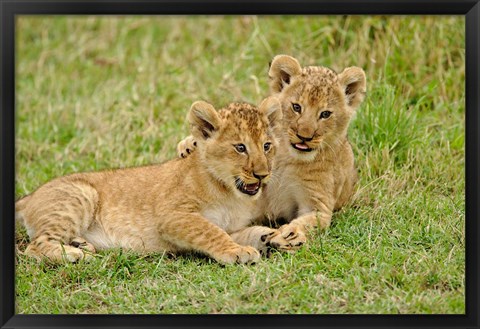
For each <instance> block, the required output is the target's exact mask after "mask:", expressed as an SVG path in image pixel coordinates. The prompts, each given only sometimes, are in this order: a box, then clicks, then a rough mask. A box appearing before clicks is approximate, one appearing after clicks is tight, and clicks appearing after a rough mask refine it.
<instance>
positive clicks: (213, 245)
mask: <svg viewBox="0 0 480 329" xmlns="http://www.w3.org/2000/svg"><path fill="white" fill-rule="evenodd" d="M169 217H170V218H169V220H168V221H165V222H163V223H162V224H161V225H160V227H159V232H160V234H161V236H162V237H163V238H164V239H165V240H167V241H168V242H170V243H172V244H174V245H176V246H177V247H179V248H181V249H187V250H195V251H200V252H202V253H204V254H206V255H208V256H210V257H212V258H213V259H215V260H216V261H218V262H219V263H222V264H234V263H237V264H253V263H256V262H257V261H258V260H259V259H260V253H259V252H258V250H257V249H255V248H254V247H251V246H241V245H239V244H238V243H236V242H234V241H233V240H232V238H231V237H230V236H229V235H228V234H227V232H225V231H224V230H222V229H221V228H220V227H218V226H216V225H215V224H212V223H211V222H209V221H208V220H207V219H206V218H204V217H202V216H201V215H196V214H192V213H185V214H179V213H177V214H170V215H169Z"/></svg>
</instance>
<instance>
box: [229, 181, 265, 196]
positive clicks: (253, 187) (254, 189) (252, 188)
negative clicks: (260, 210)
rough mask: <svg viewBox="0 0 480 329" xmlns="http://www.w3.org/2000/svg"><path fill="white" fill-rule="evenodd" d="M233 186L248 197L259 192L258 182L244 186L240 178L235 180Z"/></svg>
mask: <svg viewBox="0 0 480 329" xmlns="http://www.w3.org/2000/svg"><path fill="white" fill-rule="evenodd" d="M235 186H236V187H237V189H238V190H239V191H240V192H242V193H245V194H248V195H255V194H257V193H258V191H259V190H260V182H256V183H253V184H245V183H244V182H243V181H242V180H241V179H240V178H236V179H235Z"/></svg>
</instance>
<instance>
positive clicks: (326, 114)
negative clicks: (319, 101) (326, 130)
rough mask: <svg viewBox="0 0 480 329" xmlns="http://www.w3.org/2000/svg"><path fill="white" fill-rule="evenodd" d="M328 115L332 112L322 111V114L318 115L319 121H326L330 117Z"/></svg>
mask: <svg viewBox="0 0 480 329" xmlns="http://www.w3.org/2000/svg"><path fill="white" fill-rule="evenodd" d="M330 114H332V112H330V111H323V112H322V113H320V119H327V118H328V117H330Z"/></svg>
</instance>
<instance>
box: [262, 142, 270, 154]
mask: <svg viewBox="0 0 480 329" xmlns="http://www.w3.org/2000/svg"><path fill="white" fill-rule="evenodd" d="M271 148H272V143H265V144H263V149H264V150H265V152H268V151H270V149H271Z"/></svg>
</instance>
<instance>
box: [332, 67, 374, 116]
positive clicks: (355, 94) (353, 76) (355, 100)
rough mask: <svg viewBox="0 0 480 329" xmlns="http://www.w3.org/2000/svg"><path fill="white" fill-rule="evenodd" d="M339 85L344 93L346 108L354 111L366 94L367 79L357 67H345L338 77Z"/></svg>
mask: <svg viewBox="0 0 480 329" xmlns="http://www.w3.org/2000/svg"><path fill="white" fill-rule="evenodd" d="M338 79H339V82H340V85H341V86H342V88H343V90H344V91H345V96H346V100H347V104H348V106H350V107H351V108H353V109H356V108H357V107H358V106H359V105H360V104H361V103H362V102H363V99H364V98H365V93H366V92H367V78H366V77H365V72H363V70H362V69H361V68H359V67H356V66H352V67H347V68H346V69H345V70H343V72H342V73H340V74H339V75H338Z"/></svg>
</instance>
